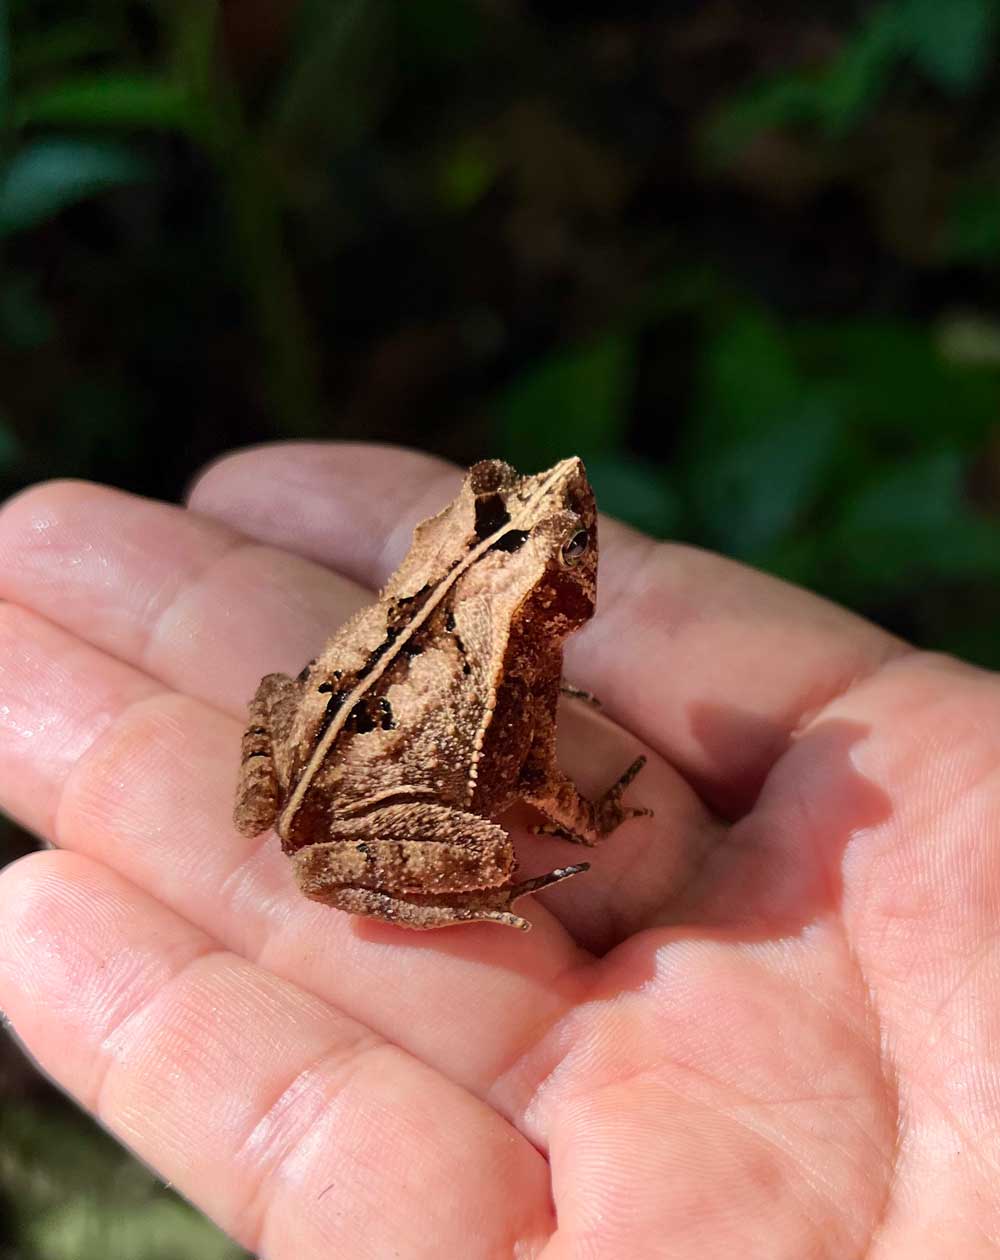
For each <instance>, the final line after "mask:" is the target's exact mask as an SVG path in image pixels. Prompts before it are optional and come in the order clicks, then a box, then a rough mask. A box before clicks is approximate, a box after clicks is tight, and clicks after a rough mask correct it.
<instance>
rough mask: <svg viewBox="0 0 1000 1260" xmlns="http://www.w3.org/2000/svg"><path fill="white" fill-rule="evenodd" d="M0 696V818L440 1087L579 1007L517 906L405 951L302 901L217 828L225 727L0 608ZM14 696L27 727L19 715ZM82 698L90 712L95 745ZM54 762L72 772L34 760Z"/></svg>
mask: <svg viewBox="0 0 1000 1260" xmlns="http://www.w3.org/2000/svg"><path fill="white" fill-rule="evenodd" d="M25 641H27V642H30V643H31V644H32V656H31V671H30V673H29V674H28V675H26V676H22V675H21V674H20V673H19V672H18V669H17V659H18V658H17V657H16V654H15V653H14V652H12V651H10V650H9V649H8V647H7V646H6V645H8V644H10V643H14V644H17V643H20V642H25ZM67 652H69V653H71V654H72V659H73V662H74V666H75V674H74V682H73V687H72V688H63V689H59V688H57V687H52V686H50V685H49V684H48V683H47V681H46V675H47V673H51V674H53V675H54V676H56V677H60V678H61V677H64V676H65V670H64V668H63V666H62V665H61V661H62V659H63V655H64V653H67ZM0 678H2V679H3V694H4V698H5V707H7V708H9V710H10V712H11V713H12V714H14V715H16V716H17V719H18V723H19V725H18V726H17V727H8V728H4V729H5V735H6V738H5V742H4V744H3V745H2V747H0V758H2V765H3V774H2V775H0V808H3V809H5V810H6V811H7V812H9V813H11V814H14V815H15V816H17V817H19V818H20V819H21V820H22V821H23V822H24V823H25V824H26V825H27V826H29V827H32V828H33V829H34V830H35V831H37V832H39V833H40V834H43V835H49V836H50V837H51V838H53V839H54V840H55V841H56V842H57V843H58V844H59V845H60V846H61V847H63V848H67V849H72V850H73V851H75V852H77V853H80V854H83V855H86V856H88V857H90V858H92V859H95V860H97V861H100V862H101V863H103V864H105V865H107V866H109V867H112V868H114V869H116V870H117V871H119V872H120V873H121V874H123V875H124V876H125V877H126V878H128V879H129V881H130V882H132V883H134V884H136V885H138V886H140V887H142V888H143V889H145V890H146V891H147V892H148V893H150V894H151V895H153V896H155V897H156V898H157V900H159V901H161V902H162V903H164V904H165V905H167V906H169V907H170V908H171V909H172V910H173V911H175V912H176V913H178V914H181V915H183V916H184V917H185V918H186V919H187V920H189V921H190V922H191V923H193V924H195V925H197V926H199V927H201V928H202V929H203V930H205V931H208V932H211V934H212V935H213V936H215V937H216V938H217V939H218V940H219V941H221V942H222V943H223V944H224V945H225V946H226V947H227V948H229V949H232V950H234V951H236V952H237V953H240V954H242V955H243V956H245V957H247V958H249V959H251V960H253V961H255V962H258V963H259V964H260V965H261V966H265V967H267V968H269V969H270V970H272V971H274V972H275V973H276V974H277V975H280V976H283V977H286V978H288V979H291V980H295V981H296V982H297V983H299V984H300V985H301V986H302V987H303V988H305V989H307V990H309V991H311V992H313V993H316V994H317V995H319V996H320V997H321V998H323V999H324V1000H326V1001H328V1002H330V1003H332V1004H334V1005H336V1006H337V1007H339V1008H340V1009H342V1010H344V1011H345V1012H347V1013H348V1014H350V1015H351V1016H353V1017H354V1018H356V1019H359V1020H361V1021H362V1022H364V1023H366V1024H367V1025H368V1026H369V1027H371V1028H373V1029H375V1030H376V1031H378V1032H379V1033H380V1034H381V1035H383V1036H385V1037H386V1038H388V1039H391V1040H392V1041H394V1042H396V1043H397V1044H399V1045H401V1046H404V1047H405V1048H407V1049H408V1050H410V1051H411V1052H412V1053H414V1054H415V1055H417V1056H418V1057H420V1058H421V1059H423V1060H424V1061H425V1062H427V1063H429V1064H431V1065H432V1066H434V1067H435V1068H437V1069H439V1070H440V1071H442V1072H443V1073H444V1074H445V1075H448V1076H451V1077H453V1079H456V1080H458V1081H461V1082H462V1083H464V1084H466V1085H467V1086H468V1087H469V1088H471V1089H473V1090H475V1091H476V1092H478V1093H480V1094H482V1095H485V1094H486V1093H487V1092H488V1091H489V1090H490V1088H491V1086H492V1083H493V1081H494V1079H495V1078H496V1076H497V1075H498V1074H499V1073H500V1072H501V1071H502V1070H503V1068H504V1067H505V1065H507V1064H509V1063H510V1062H512V1061H514V1060H516V1059H517V1058H518V1056H519V1055H520V1054H521V1053H522V1051H523V1048H524V1045H525V1043H526V1042H527V1041H529V1040H530V1038H531V1036H532V1034H533V1033H534V1032H535V1030H536V1029H537V1028H538V1027H539V1026H545V1025H547V1024H549V1023H553V1022H555V1021H556V1020H558V1019H559V1018H560V1017H561V1014H562V1013H563V1012H564V1011H565V1010H566V1009H567V1007H568V1006H569V1005H570V1004H571V1003H572V1002H573V1001H574V1000H575V999H576V997H577V996H578V994H579V992H580V989H581V983H582V975H581V972H580V968H581V966H582V964H583V962H584V960H585V957H586V956H584V955H581V954H580V952H579V951H578V950H577V948H576V947H575V946H574V944H573V943H572V941H571V940H570V939H569V937H568V936H567V935H566V933H565V931H564V930H563V929H562V928H561V927H560V926H559V924H558V922H556V920H555V919H554V918H553V917H552V916H551V915H549V914H547V913H546V911H545V910H544V909H543V908H542V907H541V906H539V905H538V904H537V903H535V902H534V901H528V902H525V903H523V906H519V911H520V912H521V913H523V914H525V915H526V917H528V918H529V919H531V920H532V921H533V923H534V930H533V931H532V932H530V933H527V934H522V933H517V932H511V931H509V930H506V929H502V928H497V927H491V926H487V925H480V926H466V927H462V928H457V929H454V930H446V931H444V932H435V933H430V934H419V935H418V934H414V933H409V932H404V931H403V930H402V929H399V928H392V927H389V926H387V925H380V924H379V925H376V924H372V923H370V922H365V921H362V920H357V919H353V918H351V917H349V916H348V915H345V914H341V913H338V912H335V911H332V910H330V909H329V908H328V907H326V906H323V905H319V904H317V903H316V902H311V901H307V900H306V899H305V898H303V897H302V896H301V894H300V893H299V892H298V890H297V888H296V886H295V884H294V883H293V881H292V877H291V872H290V869H289V863H288V860H287V858H285V857H284V855H283V854H282V853H281V851H280V846H279V845H278V844H277V842H276V841H275V839H274V838H273V836H264V837H261V838H259V839H256V840H247V839H246V838H245V837H243V836H240V835H239V834H238V833H237V832H236V830H235V829H234V827H233V825H232V821H231V801H232V790H233V784H234V780H235V774H236V757H235V755H234V750H235V749H236V748H237V747H238V742H239V726H238V724H237V723H236V722H235V721H234V720H233V719H230V718H227V717H225V716H224V715H222V714H219V713H217V712H216V711H215V710H213V709H211V708H210V707H209V706H207V705H204V704H201V703H199V702H198V701H195V700H192V699H190V698H188V697H182V696H178V695H176V694H174V693H170V692H162V691H161V692H152V691H149V690H147V688H146V687H144V686H143V681H142V679H141V676H137V675H136V671H134V670H132V669H131V667H129V666H127V665H125V664H123V663H122V662H120V661H113V660H110V659H109V658H106V657H104V656H103V655H102V654H101V653H99V652H98V651H97V650H96V649H94V648H86V647H82V646H80V645H78V644H76V643H75V642H74V641H73V640H72V639H71V637H70V636H68V635H67V634H66V633H65V632H64V631H61V630H58V629H56V628H55V627H53V626H49V625H47V624H46V623H45V622H42V621H41V620H40V619H39V618H37V617H35V616H34V615H33V614H30V613H27V612H24V611H21V610H16V609H12V608H10V607H9V606H8V607H7V608H0ZM147 687H148V684H147ZM22 688H27V689H25V690H23V689H22ZM31 688H34V694H39V695H43V696H45V697H46V705H45V707H44V709H35V708H33V707H32V692H31ZM92 692H93V693H94V694H95V695H99V696H101V697H103V698H104V701H105V707H104V708H103V709H102V710H101V714H102V725H101V726H100V727H99V728H98V729H97V730H94V731H90V730H89V729H88V727H87V725H86V721H87V717H86V715H88V714H89V713H91V712H92V711H93V710H94V709H95V707H96V705H95V702H94V700H93V699H92V698H91V693H92ZM114 697H121V699H122V707H121V708H120V709H119V710H118V711H116V712H112V711H111V709H110V705H111V704H112V702H113V698H114ZM8 701H9V704H8V703H6V702H8ZM24 730H30V731H31V732H32V737H31V738H30V739H24V738H23V735H22V733H23V731H24ZM63 745H66V746H69V747H72V748H74V749H75V750H76V752H77V759H76V760H75V761H74V762H72V763H71V762H69V761H68V760H67V759H65V758H62V759H60V758H59V756H58V755H53V756H50V755H49V749H50V747H51V748H53V749H54V750H56V753H58V749H59V748H60V747H62V746H63ZM484 1030H489V1032H488V1033H487V1032H485V1031H484ZM503 1104H504V1099H503V1097H502V1096H498V1098H497V1105H498V1106H503Z"/></svg>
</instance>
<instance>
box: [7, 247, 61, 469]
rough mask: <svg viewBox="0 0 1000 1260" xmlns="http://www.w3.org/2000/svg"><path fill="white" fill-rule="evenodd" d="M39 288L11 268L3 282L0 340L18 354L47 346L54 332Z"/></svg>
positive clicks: (33, 277)
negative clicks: (18, 352) (17, 351)
mask: <svg viewBox="0 0 1000 1260" xmlns="http://www.w3.org/2000/svg"><path fill="white" fill-rule="evenodd" d="M39 287H40V285H39V277H38V276H37V275H34V274H31V273H28V274H18V273H17V272H12V271H11V270H10V269H9V268H8V272H7V274H6V275H5V276H4V277H3V280H2V281H0V339H2V340H3V341H6V342H7V344H8V345H10V346H13V347H14V348H15V349H17V350H31V349H35V348H36V347H38V346H41V345H44V344H45V342H46V341H48V340H49V338H50V337H51V336H52V334H53V333H54V332H55V320H54V319H53V318H52V314H51V312H50V311H49V309H48V307H47V306H46V305H45V304H44V302H43V301H42V299H41V297H40V296H39V292H38V289H39ZM2 450H3V443H2V441H0V453H2Z"/></svg>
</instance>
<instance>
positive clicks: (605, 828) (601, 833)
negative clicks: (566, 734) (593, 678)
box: [518, 687, 652, 845]
mask: <svg viewBox="0 0 1000 1260" xmlns="http://www.w3.org/2000/svg"><path fill="white" fill-rule="evenodd" d="M560 690H563V691H564V690H565V688H564V687H560ZM537 711H538V714H539V717H538V720H537V722H536V724H535V730H534V736H533V741H532V745H531V751H530V752H529V754H528V757H527V759H526V761H525V763H524V766H523V768H522V770H521V779H520V783H519V785H518V791H519V794H520V795H521V798H522V799H523V800H525V801H526V802H527V803H528V804H529V805H533V806H534V807H535V809H537V810H539V812H540V813H542V814H544V815H545V817H546V818H548V819H549V825H547V826H542V827H539V828H537V830H538V831H539V832H542V833H546V834H551V835H557V836H562V837H563V838H564V839H566V840H572V841H574V842H575V843H577V844H587V845H594V844H597V842H598V841H599V840H602V839H603V838H604V837H605V836H606V835H609V834H610V833H611V832H612V831H614V829H615V828H616V827H617V826H619V825H620V824H621V823H623V822H626V821H627V820H628V819H629V818H641V817H644V816H646V815H649V814H651V813H652V810H649V809H636V808H633V807H631V806H629V805H625V804H624V803H623V801H622V797H623V796H624V794H625V789H626V788H627V787H628V785H629V784H630V783H631V782H632V780H633V779H634V778H635V776H636V775H637V774H638V773H639V771H640V770H641V769H642V767H643V766H644V765H645V764H646V758H645V757H637V758H636V759H635V761H633V762H632V764H631V765H630V766H629V767H628V769H627V770H626V771H625V772H624V774H622V775H621V777H620V778H618V779H617V780H616V781H615V782H614V783H612V785H611V786H610V787H609V788H608V789H607V791H606V792H604V793H602V795H601V796H599V797H598V798H597V800H595V801H592V800H589V799H588V798H587V797H586V796H584V795H582V793H581V792H580V790H579V788H578V787H577V786H576V784H575V783H574V782H573V780H572V779H571V778H570V777H569V775H568V774H566V772H565V771H564V770H563V769H562V768H561V767H560V766H559V763H558V761H557V760H556V723H555V703H554V699H553V702H552V703H550V704H548V705H544V704H539V705H538V706H537Z"/></svg>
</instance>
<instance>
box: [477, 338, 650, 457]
mask: <svg viewBox="0 0 1000 1260" xmlns="http://www.w3.org/2000/svg"><path fill="white" fill-rule="evenodd" d="M634 375H635V347H634V345H633V343H632V342H631V340H629V339H627V338H625V337H617V336H613V337H608V338H606V339H605V340H604V341H598V342H594V343H592V344H591V345H589V346H586V347H584V348H582V349H579V350H573V351H569V352H566V353H563V354H558V355H554V356H552V357H551V358H548V359H545V360H543V361H542V362H541V363H540V364H538V365H536V366H535V367H533V368H531V369H530V370H529V371H527V372H526V373H525V374H524V375H523V376H521V377H520V378H519V379H517V380H516V381H514V383H513V384H512V385H510V386H509V387H508V389H507V390H506V392H505V394H504V395H503V396H502V398H501V399H500V401H499V405H498V415H499V420H500V425H501V442H502V446H503V449H504V451H505V452H506V455H507V458H508V459H510V460H511V462H512V463H514V464H515V465H517V466H518V467H522V466H523V467H525V468H532V467H536V468H542V467H547V466H548V465H549V464H553V463H555V462H556V460H559V459H563V458H565V457H566V456H567V455H574V454H576V455H581V456H583V457H584V458H587V457H589V456H591V455H594V454H597V453H600V452H607V451H609V450H611V449H613V448H614V447H616V446H618V445H620V444H621V442H622V440H623V436H624V432H625V428H626V424H627V418H628V406H629V403H630V400H631V395H632V386H633V381H634Z"/></svg>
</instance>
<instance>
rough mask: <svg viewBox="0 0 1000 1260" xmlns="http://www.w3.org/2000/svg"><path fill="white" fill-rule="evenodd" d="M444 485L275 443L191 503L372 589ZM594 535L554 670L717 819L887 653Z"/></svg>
mask: <svg viewBox="0 0 1000 1260" xmlns="http://www.w3.org/2000/svg"><path fill="white" fill-rule="evenodd" d="M457 484H458V473H457V472H456V471H454V470H452V469H451V468H450V466H448V465H445V464H442V463H441V462H440V461H439V460H436V459H432V458H430V457H428V456H424V455H420V454H417V453H416V452H413V451H402V450H397V449H393V448H386V447H378V446H365V445H348V444H328V445H313V444H301V445H298V444H283V445H278V446H272V447H261V448H257V449H254V450H250V451H243V452H239V453H237V454H235V455H232V456H229V457H227V458H225V459H223V460H221V461H220V462H219V463H216V464H215V465H213V466H212V467H211V468H209V469H208V471H207V472H206V473H204V474H203V475H202V477H201V478H200V479H199V480H198V481H197V483H196V484H195V486H194V488H193V490H192V493H191V504H192V506H193V507H195V508H196V509H197V510H198V511H199V512H202V513H205V514H207V515H211V516H213V517H216V518H217V519H220V520H224V521H226V522H227V523H228V524H230V525H232V526H234V527H236V528H239V529H240V530H242V531H244V532H245V533H247V534H251V535H253V536H254V537H257V538H260V539H263V540H266V541H268V542H270V543H272V544H274V545H277V546H284V547H287V548H289V549H290V550H294V551H298V552H300V553H301V554H303V555H308V556H310V557H312V558H313V559H316V560H320V561H322V562H324V563H326V564H331V565H333V566H334V567H335V568H336V569H338V570H340V571H341V572H343V573H345V574H348V575H350V576H352V577H354V578H355V579H357V580H359V581H362V582H366V583H368V584H370V585H377V584H379V583H380V582H382V581H383V580H384V579H385V577H386V576H387V574H388V573H389V572H390V571H391V570H392V568H393V567H394V566H395V565H396V564H397V563H398V562H399V560H400V559H401V557H402V556H403V554H404V553H405V551H406V548H407V546H408V542H409V537H410V532H411V529H412V526H413V524H414V523H415V522H416V521H417V520H419V519H420V518H421V517H423V516H426V515H427V514H428V513H429V512H431V511H435V510H438V509H439V508H440V507H441V506H442V505H443V504H444V503H445V502H446V501H447V499H448V498H449V497H450V496H451V494H452V493H453V492H454V489H455V487H456V486H457ZM264 487H266V491H265V490H264V489H263V488H264ZM290 515H291V519H292V524H291V525H289V518H290ZM601 530H602V533H601V571H600V583H599V589H600V595H599V604H598V613H597V617H596V618H595V619H594V620H593V621H592V622H591V623H590V624H589V625H588V626H586V627H585V628H584V629H583V630H582V631H581V632H580V633H579V634H576V635H574V636H573V637H572V639H571V640H570V642H569V645H568V648H567V674H568V676H569V677H570V679H571V680H572V681H573V682H575V683H578V684H580V685H584V686H586V687H587V688H588V689H589V690H591V691H593V692H594V693H595V694H597V695H598V696H599V697H600V698H601V699H602V701H603V702H604V704H605V706H606V710H607V712H608V714H609V715H610V716H611V717H613V718H615V719H616V720H617V721H618V722H620V723H621V724H622V725H624V726H626V727H628V729H630V730H631V731H633V732H634V733H635V734H636V735H637V736H638V737H639V738H640V739H642V740H644V741H645V742H646V743H647V744H649V745H650V746H652V747H653V748H655V749H657V750H658V751H659V752H661V753H662V754H663V755H664V756H665V757H666V758H667V759H668V760H669V761H671V762H672V763H673V764H674V765H676V766H677V767H678V768H679V769H681V770H682V771H683V772H684V773H685V774H686V775H687V776H688V777H689V778H690V779H691V780H692V781H693V782H694V783H695V784H696V785H697V786H698V787H699V789H700V790H701V791H702V792H703V793H704V795H705V796H706V797H707V798H708V799H709V800H710V801H711V802H712V803H713V804H714V805H716V806H717V807H718V808H720V809H722V810H724V811H725V812H729V813H734V814H735V813H739V812H741V811H742V810H744V809H746V808H747V807H748V806H749V804H750V803H751V802H752V801H753V799H754V798H755V797H756V794H757V792H758V791H759V789H760V785H761V783H762V782H763V780H764V778H765V777H766V775H767V772H768V771H769V769H770V767H771V766H772V765H773V764H774V762H775V760H776V759H777V757H778V756H779V755H780V754H781V752H782V751H783V750H784V749H785V748H786V747H787V746H788V742H789V739H790V737H791V734H792V732H793V731H794V730H795V729H796V727H797V726H798V725H799V724H800V723H801V722H802V721H803V720H804V719H805V718H806V717H807V716H808V715H809V714H810V713H812V712H815V711H816V710H818V709H819V708H821V707H822V705H823V704H825V703H826V702H827V701H828V700H830V699H831V698H832V697H834V696H836V695H838V694H839V693H840V692H841V691H842V690H843V689H844V688H845V687H847V686H848V685H850V683H851V682H853V681H854V680H855V679H857V678H859V677H864V676H865V675H867V674H868V673H870V672H871V671H872V670H874V669H876V668H877V667H878V666H879V665H880V664H881V663H882V662H883V661H885V660H886V659H888V658H890V657H891V656H893V655H894V654H896V653H898V652H899V651H901V650H902V646H901V645H900V644H899V642H898V641H897V640H895V639H894V638H893V637H892V636H890V635H888V634H886V633H884V632H883V631H881V630H879V629H878V628H877V627H875V626H873V625H871V624H870V623H868V622H866V621H864V620H862V619H861V618H858V617H855V616H853V615H852V614H851V613H848V612H846V611H845V610H843V609H840V608H837V607H835V606H834V605H832V604H829V603H827V602H826V601H825V600H822V599H819V598H818V597H816V596H813V595H811V594H809V593H807V592H805V591H802V590H800V589H798V588H796V587H793V586H789V585H787V584H786V583H784V582H780V581H778V580H776V579H774V578H769V577H766V576H765V575H763V574H761V573H757V572H755V571H753V570H751V569H748V568H745V567H744V566H742V565H739V564H736V563H734V562H732V561H729V560H726V559H723V558H722V557H720V556H713V555H710V554H708V553H706V552H703V551H699V550H697V549H694V548H690V547H681V546H674V545H668V544H659V545H657V544H653V543H652V542H651V541H650V540H649V539H647V538H645V537H643V536H641V535H639V534H637V533H635V532H634V531H632V530H630V529H628V528H626V527H624V526H621V525H617V524H615V523H614V522H610V521H608V522H604V523H602V526H601Z"/></svg>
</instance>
